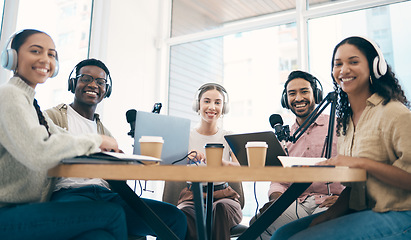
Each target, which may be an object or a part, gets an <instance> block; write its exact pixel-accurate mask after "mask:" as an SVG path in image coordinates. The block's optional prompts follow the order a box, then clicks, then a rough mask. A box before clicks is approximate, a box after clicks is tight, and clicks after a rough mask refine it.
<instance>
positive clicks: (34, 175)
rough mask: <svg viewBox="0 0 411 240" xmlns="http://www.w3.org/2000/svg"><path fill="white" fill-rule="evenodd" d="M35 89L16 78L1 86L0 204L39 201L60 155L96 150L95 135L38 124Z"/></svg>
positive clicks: (70, 155)
mask: <svg viewBox="0 0 411 240" xmlns="http://www.w3.org/2000/svg"><path fill="white" fill-rule="evenodd" d="M34 95H35V91H34V89H33V88H32V87H30V86H28V85H27V84H26V83H25V82H24V81H23V80H22V79H20V78H19V77H13V78H12V79H10V81H9V82H8V83H6V84H4V85H2V86H0V207H4V206H7V205H11V204H22V203H30V202H39V201H40V200H41V196H42V194H43V193H44V191H45V187H46V186H47V185H48V183H49V179H48V178H47V170H48V169H50V168H52V167H54V166H56V165H57V164H58V163H59V161H60V160H61V159H63V158H69V157H74V156H78V155H83V154H90V153H93V152H97V151H99V148H98V147H99V146H100V144H101V142H102V139H101V137H100V136H99V135H97V134H87V135H81V136H74V135H71V134H68V132H67V131H65V130H64V129H62V128H60V127H58V126H56V125H54V124H53V121H51V120H50V119H49V118H48V117H47V116H46V121H47V123H48V125H49V127H50V133H51V136H50V137H49V135H48V133H47V130H46V128H45V127H44V126H43V125H40V124H39V120H38V117H37V113H36V110H35V108H34V107H33V100H34Z"/></svg>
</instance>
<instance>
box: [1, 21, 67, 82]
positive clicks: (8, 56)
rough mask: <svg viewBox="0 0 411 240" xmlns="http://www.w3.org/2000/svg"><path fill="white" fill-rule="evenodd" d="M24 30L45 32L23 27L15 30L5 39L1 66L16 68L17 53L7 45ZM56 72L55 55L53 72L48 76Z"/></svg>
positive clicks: (14, 69) (57, 70) (57, 67)
mask: <svg viewBox="0 0 411 240" xmlns="http://www.w3.org/2000/svg"><path fill="white" fill-rule="evenodd" d="M26 30H32V31H35V32H36V33H44V34H46V33H45V32H42V31H39V30H34V29H24V30H21V31H17V32H15V33H13V34H12V35H11V36H10V38H9V39H8V40H7V42H6V45H5V46H4V49H3V51H2V53H1V66H2V67H3V68H5V69H8V70H11V71H16V69H17V55H18V54H17V51H16V50H15V49H13V48H11V46H10V48H8V47H9V45H11V43H12V41H13V40H14V38H15V37H16V36H17V35H19V34H21V33H23V32H24V31H26ZM46 35H48V34H46ZM58 72H59V61H58V58H57V57H56V65H55V67H54V71H53V74H51V76H50V77H51V78H53V77H55V76H57V74H58Z"/></svg>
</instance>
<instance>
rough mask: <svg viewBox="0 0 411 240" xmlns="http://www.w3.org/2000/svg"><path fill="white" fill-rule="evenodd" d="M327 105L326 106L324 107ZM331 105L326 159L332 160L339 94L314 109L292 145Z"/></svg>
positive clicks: (292, 139)
mask: <svg viewBox="0 0 411 240" xmlns="http://www.w3.org/2000/svg"><path fill="white" fill-rule="evenodd" d="M324 104H325V105H324ZM330 104H331V110H330V119H329V123H328V133H327V136H326V138H325V143H324V144H325V146H324V147H325V158H327V159H328V158H330V157H331V151H332V145H333V144H332V143H333V136H334V134H333V133H334V125H335V120H334V119H335V110H336V107H337V93H336V92H330V93H328V95H327V96H326V97H325V98H324V99H323V100H322V101H321V103H320V104H318V106H317V107H316V108H315V109H314V111H313V112H312V113H311V114H310V115H309V116H308V118H307V119H306V120H305V121H304V123H303V124H302V125H301V126H300V127H299V128H298V129H297V130H296V131H295V132H294V134H293V135H292V136H290V137H289V141H291V142H292V143H295V142H296V141H297V140H298V139H299V138H300V137H301V135H302V134H303V133H304V132H305V131H307V129H308V127H310V126H311V124H313V123H314V122H315V120H316V119H317V118H318V117H319V116H320V114H321V113H322V112H323V111H324V110H325V108H327V107H328V105H330ZM323 149H324V148H323ZM321 156H322V157H323V156H324V151H323V153H322V155H321ZM329 184H330V183H327V189H328V195H331V194H330V186H329Z"/></svg>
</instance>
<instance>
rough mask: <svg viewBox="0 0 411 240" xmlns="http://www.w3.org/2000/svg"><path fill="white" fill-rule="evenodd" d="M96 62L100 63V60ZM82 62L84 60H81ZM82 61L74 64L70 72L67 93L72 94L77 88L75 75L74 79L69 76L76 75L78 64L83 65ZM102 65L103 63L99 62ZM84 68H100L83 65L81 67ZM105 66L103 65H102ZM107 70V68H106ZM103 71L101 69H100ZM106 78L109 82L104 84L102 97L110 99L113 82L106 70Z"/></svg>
mask: <svg viewBox="0 0 411 240" xmlns="http://www.w3.org/2000/svg"><path fill="white" fill-rule="evenodd" d="M95 60H96V61H99V62H101V61H100V60H97V59H95ZM83 61H84V60H83ZM83 61H81V62H79V63H77V64H76V66H74V68H73V70H71V72H70V75H69V78H68V91H70V92H72V93H74V92H75V91H76V86H77V74H76V76H75V77H74V78H72V77H71V75H73V72H76V73H77V68H78V66H79V65H80V63H83ZM101 63H103V62H101ZM86 66H96V67H99V68H101V67H100V66H97V65H94V64H88V65H83V66H82V67H86ZM104 66H105V65H104ZM106 68H107V66H106ZM101 69H103V68H101ZM103 71H104V72H105V70H104V69H103ZM106 74H107V78H108V79H109V80H110V83H107V84H106V95H105V96H104V97H105V98H108V97H110V95H111V91H112V89H113V88H112V86H113V81H112V80H111V76H110V71H109V70H108V68H107V73H106Z"/></svg>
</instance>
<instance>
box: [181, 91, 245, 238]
mask: <svg viewBox="0 0 411 240" xmlns="http://www.w3.org/2000/svg"><path fill="white" fill-rule="evenodd" d="M193 110H194V111H195V112H197V113H198V114H199V115H200V117H201V120H200V125H199V126H198V127H197V128H194V129H192V130H191V133H190V141H189V149H192V150H193V151H196V154H192V155H191V157H190V158H191V161H194V162H196V163H197V164H204V163H205V164H206V163H207V160H206V159H205V154H204V146H205V145H206V144H207V143H221V144H223V146H224V150H223V159H222V164H223V166H240V164H239V163H238V160H237V158H236V157H235V156H234V154H233V153H232V152H231V151H230V147H229V146H228V144H227V142H226V141H225V139H224V136H225V135H227V134H230V133H231V132H229V131H226V130H224V129H222V128H220V127H219V126H218V120H219V119H220V118H221V117H222V116H223V115H224V114H226V113H228V111H229V105H228V94H227V92H226V90H225V89H224V87H223V86H221V85H219V84H216V83H207V84H204V85H203V86H201V87H200V88H199V89H198V91H197V94H196V96H195V98H194V103H193ZM190 187H191V186H190V184H188V186H187V188H184V189H183V190H182V192H181V194H180V199H179V201H178V203H179V204H178V206H177V207H178V208H180V209H181V210H182V211H183V212H184V213H185V214H186V216H187V223H188V231H187V237H186V239H197V233H196V225H195V210H194V201H193V193H192V192H191V189H190ZM203 190H205V189H203ZM239 197H240V196H239V195H238V193H237V192H236V191H234V190H233V189H232V188H231V187H230V186H229V185H228V184H227V183H226V182H218V183H214V203H213V213H214V218H213V232H212V238H213V239H215V240H226V239H230V229H231V228H232V227H234V226H236V225H238V224H239V223H240V222H241V220H242V217H243V216H242V211H241V206H240V203H239Z"/></svg>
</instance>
